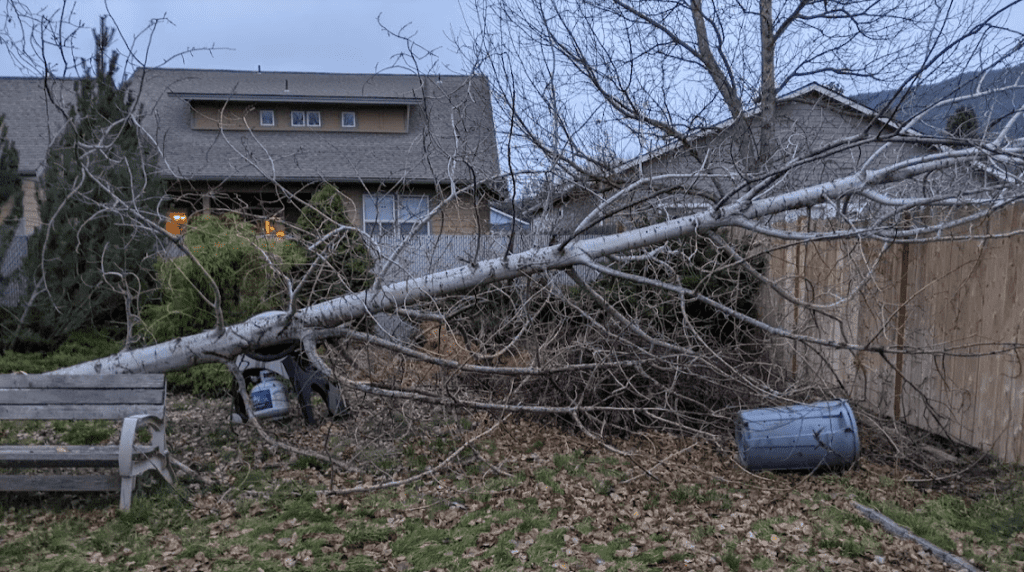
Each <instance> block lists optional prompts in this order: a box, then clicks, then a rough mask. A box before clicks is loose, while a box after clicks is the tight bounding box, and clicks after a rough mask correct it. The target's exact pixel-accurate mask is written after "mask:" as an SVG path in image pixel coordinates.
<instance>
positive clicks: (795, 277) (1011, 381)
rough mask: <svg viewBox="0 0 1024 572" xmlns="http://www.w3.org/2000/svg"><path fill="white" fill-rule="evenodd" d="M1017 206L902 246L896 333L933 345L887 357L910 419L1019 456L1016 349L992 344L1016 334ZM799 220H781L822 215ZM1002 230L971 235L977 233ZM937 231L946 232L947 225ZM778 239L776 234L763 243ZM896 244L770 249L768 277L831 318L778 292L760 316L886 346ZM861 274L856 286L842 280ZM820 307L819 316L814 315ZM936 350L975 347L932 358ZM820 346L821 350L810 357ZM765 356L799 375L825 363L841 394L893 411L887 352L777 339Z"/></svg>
mask: <svg viewBox="0 0 1024 572" xmlns="http://www.w3.org/2000/svg"><path fill="white" fill-rule="evenodd" d="M1022 215H1024V206H1015V207H1014V208H1012V209H1007V210H1005V211H1002V212H1000V213H996V214H995V215H993V216H991V217H990V218H989V219H988V220H987V221H983V222H982V223H978V224H975V225H974V226H973V228H963V229H958V230H957V232H958V233H959V235H960V236H963V237H966V238H965V239H964V240H960V241H945V242H933V243H923V244H917V245H913V246H911V247H910V251H909V253H910V256H909V258H908V261H909V264H908V268H907V288H906V292H907V298H906V300H903V301H902V302H903V303H905V304H906V324H905V329H904V337H905V343H906V345H907V346H908V347H911V348H923V349H926V350H932V353H925V354H920V355H910V354H907V355H904V356H903V357H902V358H900V359H899V360H898V361H899V362H900V363H899V364H898V367H899V373H901V374H902V377H903V379H904V391H903V394H902V397H901V400H902V401H901V407H900V410H901V414H902V415H903V418H904V419H905V420H906V421H908V422H909V423H912V424H914V425H917V426H920V427H922V428H925V429H929V430H933V431H946V432H948V434H949V436H951V437H953V438H954V439H958V440H960V441H962V442H965V443H967V444H971V445H974V446H977V447H982V448H991V449H992V450H993V452H994V453H995V454H997V455H998V456H1000V457H1001V458H1003V459H1005V460H1009V461H1018V460H1020V459H1024V421H1022V417H1024V351H1013V352H1007V353H997V354H993V353H992V351H991V350H993V349H994V348H995V347H996V346H997V345H998V344H1004V343H1007V342H1011V343H1020V342H1022V341H1024V340H1022V339H1021V338H1022V336H1021V324H1022V323H1024V307H1022V306H1024V304H1021V302H1024V300H1021V298H1022V297H1024V296H1022V294H1021V293H1019V292H1018V290H1019V286H1020V285H1021V284H1024V277H1022V276H1020V273H1021V272H1022V271H1024V264H1022V263H1021V262H1020V261H1021V260H1022V257H1024V233H1022V234H1012V233H1015V232H1018V229H1019V225H1020V222H1019V221H1020V220H1022V218H1024V216H1022ZM823 224H825V223H823V222H822V221H814V223H812V224H811V225H808V223H807V221H806V220H801V221H796V222H793V223H789V225H787V226H788V228H789V229H791V230H792V229H796V228H799V229H800V230H808V228H809V226H819V228H820V225H823ZM989 232H990V233H992V234H1000V233H1011V236H1007V237H1003V238H990V239H988V240H983V239H981V238H971V236H980V235H981V234H984V233H989ZM947 236H948V235H947ZM773 246H775V247H777V248H778V247H779V244H778V243H774V245H773ZM899 249H900V247H898V246H897V247H893V248H889V249H886V248H884V247H883V246H882V245H881V244H880V243H877V242H874V243H872V242H869V241H854V240H833V241H825V242H818V243H813V247H811V248H809V245H804V244H802V245H793V246H789V247H785V248H780V249H779V250H776V251H773V252H772V254H771V256H770V257H769V268H768V270H767V273H768V276H769V278H770V279H771V280H773V281H774V282H775V283H776V284H778V285H779V286H780V287H782V288H785V289H787V290H788V291H789V292H790V293H791V294H793V295H797V296H799V298H800V299H802V300H806V301H811V302H817V303H825V302H827V300H829V299H830V298H831V299H832V300H837V301H839V300H841V302H839V303H834V304H835V305H834V307H833V308H834V309H833V310H832V311H831V313H832V314H833V315H834V316H835V317H836V318H837V321H830V320H824V321H822V320H819V321H818V322H814V321H813V320H811V319H809V318H810V316H809V314H808V313H807V312H804V311H794V310H793V309H792V308H788V307H787V304H785V303H783V302H782V301H781V299H779V298H778V297H777V296H773V295H771V294H770V293H766V294H765V295H764V296H762V298H761V300H762V305H763V309H762V315H763V316H764V317H765V319H766V320H768V321H769V322H770V323H772V324H774V325H778V326H780V327H785V328H787V329H793V330H794V331H797V332H800V333H803V334H807V335H812V336H820V337H823V338H825V339H832V340H837V341H852V342H855V343H859V344H868V345H871V346H872V347H889V348H893V349H895V348H896V346H897V342H898V339H899V329H898V326H899V324H898V322H897V318H898V317H899V308H900V303H901V300H900V299H899V292H900V288H899V285H900V271H901V266H900V265H901V260H902V257H901V256H900V253H899ZM868 274H870V275H871V277H870V280H868V281H867V282H864V283H863V284H862V286H861V288H860V291H859V292H858V293H856V294H854V295H850V292H849V290H850V288H851V285H855V284H859V283H860V282H859V281H860V280H861V279H863V278H864V277H865V276H866V275H868ZM819 317H820V316H819ZM942 350H955V351H957V352H963V351H968V350H969V351H974V352H975V355H967V356H952V355H945V356H942V355H940V354H941V351H942ZM815 351H817V352H819V353H820V354H821V355H820V357H818V356H816V355H815ZM773 352H774V353H773V355H775V357H776V359H781V360H782V361H780V362H779V363H780V364H782V365H786V366H787V367H788V368H789V369H791V371H792V372H793V373H794V374H796V375H798V376H800V377H802V378H808V377H810V376H813V377H814V378H816V379H819V380H820V379H827V378H828V376H827V375H824V374H825V371H824V370H825V369H826V368H827V369H829V370H831V371H830V372H829V373H833V374H834V375H835V376H836V378H837V379H838V380H839V383H840V384H841V385H842V386H843V387H845V388H846V389H847V391H848V393H849V395H850V396H851V397H852V398H854V399H855V400H857V401H860V402H861V403H863V404H865V405H867V406H868V407H870V408H872V409H874V410H875V411H878V412H881V413H885V414H889V415H891V414H892V413H893V406H894V404H893V398H894V390H895V387H894V382H895V381H896V380H897V371H896V369H895V368H894V366H896V365H897V360H896V358H895V353H891V352H887V355H886V357H887V358H888V360H889V362H888V363H887V362H886V360H884V359H882V357H881V356H880V355H879V354H878V353H877V352H860V353H857V354H854V353H851V352H849V351H847V350H829V349H825V350H822V349H821V348H815V349H814V350H812V349H810V348H806V347H802V346H800V345H799V344H793V343H787V342H784V341H783V342H778V343H776V344H774V350H773Z"/></svg>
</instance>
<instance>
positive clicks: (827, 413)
mask: <svg viewBox="0 0 1024 572" xmlns="http://www.w3.org/2000/svg"><path fill="white" fill-rule="evenodd" d="M736 446H737V447H738V448H739V461H740V464H741V465H743V466H744V467H745V468H746V469H747V470H749V471H764V470H769V471H814V470H819V469H830V470H844V469H847V468H849V467H850V466H852V465H853V463H854V462H855V461H856V460H857V457H858V456H859V455H860V435H859V434H858V432H857V420H856V419H854V417H853V410H852V409H851V408H850V404H849V403H848V402H847V401H846V400H845V399H843V400H838V401H822V402H819V403H812V404H809V405H790V406H787V407H774V408H769V409H752V410H749V411H741V412H740V413H739V414H738V415H737V416H736Z"/></svg>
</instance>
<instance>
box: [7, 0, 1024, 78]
mask: <svg viewBox="0 0 1024 572" xmlns="http://www.w3.org/2000/svg"><path fill="white" fill-rule="evenodd" d="M21 1H22V2H24V3H25V4H26V5H27V6H29V7H30V9H32V10H34V11H38V10H40V9H43V8H44V7H49V8H47V10H50V11H52V10H55V9H57V8H58V7H60V6H61V2H60V1H59V0H21ZM963 1H971V0H963ZM463 3H464V4H467V5H468V4H471V2H467V1H466V0H463ZM67 5H68V6H73V7H74V11H75V13H76V16H75V19H76V20H77V21H81V22H82V23H84V24H85V25H86V26H87V27H89V28H92V27H95V26H96V25H97V23H98V21H99V16H100V14H103V13H106V12H108V11H109V13H110V14H111V16H112V17H113V18H114V20H115V21H116V23H117V25H118V26H119V27H120V29H121V31H122V33H123V34H125V35H127V36H131V35H133V34H136V33H138V32H140V31H142V30H143V29H145V28H146V25H147V24H148V23H149V21H150V20H151V19H153V18H162V17H166V18H167V19H168V20H169V22H166V23H163V24H161V25H160V26H159V27H158V29H157V31H156V33H155V35H154V37H153V42H152V44H151V46H150V47H149V53H148V56H146V57H145V61H147V62H148V65H159V64H162V63H163V62H164V61H165V60H167V59H168V58H170V57H171V56H172V55H174V54H175V53H178V52H181V51H182V50H185V49H187V48H198V47H215V48H217V49H216V50H213V51H212V52H210V51H204V52H196V53H194V54H192V55H189V56H185V57H184V58H181V57H179V58H175V59H173V60H171V61H170V62H168V63H167V65H169V66H171V67H192V68H206V69H232V70H256V69H257V67H260V68H262V69H263V70H265V71H312V72H349V73H367V72H374V71H388V68H390V67H391V66H393V65H396V60H395V59H394V56H395V55H396V54H399V53H401V52H403V51H404V50H405V48H406V46H405V42H404V41H402V40H400V39H397V38H395V37H393V36H390V35H389V34H388V33H387V32H385V31H384V30H383V29H382V28H381V24H380V23H378V17H379V18H380V21H381V23H383V24H384V25H386V26H387V27H388V28H390V29H392V30H395V31H397V30H400V29H401V28H402V27H403V26H405V27H406V28H405V31H406V33H408V34H415V40H416V41H417V42H418V43H419V44H420V45H421V46H423V47H424V48H427V49H430V50H435V52H434V53H435V54H436V55H437V56H438V58H437V61H436V62H435V63H439V64H440V65H441V66H444V67H446V68H448V70H451V71H454V72H465V71H467V70H465V69H464V67H463V61H462V58H461V56H459V55H458V54H457V53H455V51H454V50H453V48H452V42H451V40H450V39H449V38H450V37H451V36H452V35H453V34H458V33H459V32H460V31H461V30H463V29H464V28H465V26H466V24H465V21H466V19H467V17H468V18H469V19H470V21H472V14H464V13H463V8H462V7H461V6H460V2H459V0H285V1H282V0H106V2H104V0H78V1H77V2H75V1H74V0H68V4H67ZM1008 25H1009V26H1010V27H1011V28H1013V29H1016V30H1024V9H1017V10H1016V14H1015V17H1014V18H1012V19H1011V21H1010V22H1009V23H1008ZM7 27H8V32H9V33H11V30H12V28H11V23H10V22H8V24H7ZM76 43H77V45H78V48H79V51H78V54H79V55H85V56H88V55H89V54H91V52H92V47H93V42H92V37H91V34H90V33H89V31H88V30H85V31H84V32H83V33H82V34H81V35H80V36H79V37H78V38H77V42H76ZM145 47H146V46H145V45H143V43H139V44H137V45H136V50H135V51H136V52H137V53H139V54H142V55H144V53H143V52H144V49H145ZM119 51H122V52H123V51H124V48H123V46H122V47H121V48H120V50H119ZM398 63H399V65H400V64H401V63H400V62H398ZM22 67H23V68H24V66H22ZM448 70H445V69H443V68H442V69H431V70H428V71H434V72H436V71H448ZM58 71H61V70H58ZM390 71H392V72H395V73H402V72H407V71H409V68H408V67H406V68H399V69H391V70H390ZM39 73H40V72H39V70H38V69H36V70H27V69H19V66H18V65H17V64H16V62H14V61H12V59H11V57H10V56H9V55H8V53H7V50H3V49H2V48H0V76H19V75H26V74H29V75H38V74H39ZM70 75H77V74H70Z"/></svg>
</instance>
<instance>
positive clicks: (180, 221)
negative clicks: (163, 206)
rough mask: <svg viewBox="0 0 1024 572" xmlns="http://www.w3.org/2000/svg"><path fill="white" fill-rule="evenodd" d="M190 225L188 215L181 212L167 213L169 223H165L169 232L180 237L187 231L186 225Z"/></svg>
mask: <svg viewBox="0 0 1024 572" xmlns="http://www.w3.org/2000/svg"><path fill="white" fill-rule="evenodd" d="M186 223H188V215H187V214H185V213H183V212H180V211H172V212H169V213H167V222H166V223H164V228H165V229H166V230H167V232H169V233H171V234H174V235H178V234H181V232H182V231H183V230H185V224H186Z"/></svg>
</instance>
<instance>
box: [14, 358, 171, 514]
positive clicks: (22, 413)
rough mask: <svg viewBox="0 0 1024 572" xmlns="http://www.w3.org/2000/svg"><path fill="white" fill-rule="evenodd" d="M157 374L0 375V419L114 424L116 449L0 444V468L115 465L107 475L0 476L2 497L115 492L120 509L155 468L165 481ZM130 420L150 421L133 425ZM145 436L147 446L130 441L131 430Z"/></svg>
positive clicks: (167, 471)
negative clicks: (116, 424) (150, 435)
mask: <svg viewBox="0 0 1024 572" xmlns="http://www.w3.org/2000/svg"><path fill="white" fill-rule="evenodd" d="M166 396H167V389H166V385H165V383H164V376H163V374H141V375H135V374H130V375H121V374H115V375H50V374H40V375H11V374H2V375H0V419H18V420H35V419H39V420H43V419H46V420H58V419H67V420H91V419H109V420H121V421H123V422H124V425H122V430H121V436H122V443H121V444H120V445H104V446H81V445H0V467H7V468H13V469H21V468H35V467H116V468H117V474H114V475H94V474H86V475H52V474H51V475H22V474H9V473H7V474H0V490H3V491H16V492H27V491H108V490H115V491H116V490H120V491H121V504H120V506H121V509H122V510H128V509H129V508H131V501H132V498H131V497H132V490H133V489H134V486H135V479H136V477H137V476H138V475H140V474H143V473H145V472H147V471H150V470H156V471H157V472H159V473H160V475H161V476H163V477H164V479H166V480H167V482H169V483H173V482H174V475H173V474H172V473H171V472H170V468H169V466H168V463H169V460H168V456H167V449H166V446H165V439H166V429H165V423H164V406H165V400H166ZM135 415H148V416H151V417H153V418H155V419H148V420H144V421H141V422H142V423H143V425H137V423H138V422H140V419H138V418H135V417H133V416H135ZM142 426H145V427H147V428H148V429H149V430H150V431H152V433H153V440H152V442H151V443H149V444H142V443H138V442H136V440H135V437H136V428H138V427H142Z"/></svg>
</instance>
